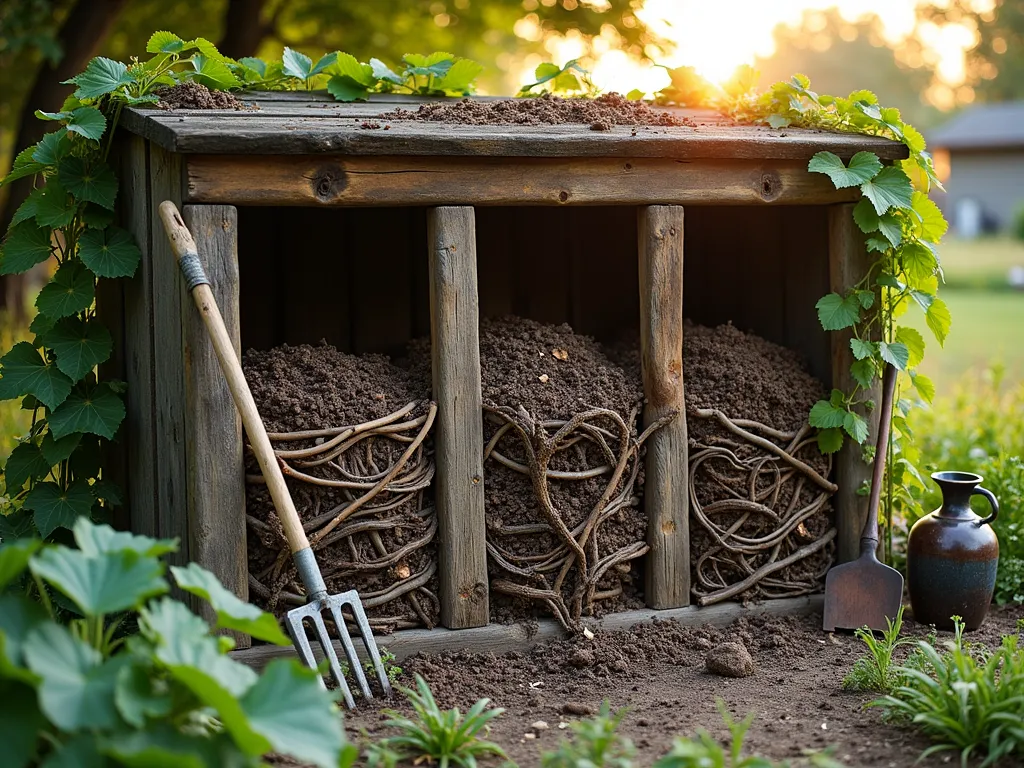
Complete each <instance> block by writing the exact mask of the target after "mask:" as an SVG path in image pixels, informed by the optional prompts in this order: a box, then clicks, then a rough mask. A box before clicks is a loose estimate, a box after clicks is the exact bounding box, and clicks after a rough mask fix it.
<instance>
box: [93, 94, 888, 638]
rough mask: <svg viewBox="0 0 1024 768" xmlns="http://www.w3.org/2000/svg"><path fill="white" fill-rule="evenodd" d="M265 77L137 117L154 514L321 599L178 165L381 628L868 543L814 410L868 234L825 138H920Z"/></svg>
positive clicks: (332, 562) (292, 594)
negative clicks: (195, 251) (617, 113)
mask: <svg viewBox="0 0 1024 768" xmlns="http://www.w3.org/2000/svg"><path fill="white" fill-rule="evenodd" d="M243 100H244V101H245V103H246V105H247V108H246V109H242V110H237V111H235V110H217V111H214V110H181V109H177V110H169V111H160V110H137V109H133V110H128V113H127V115H126V116H125V117H124V118H123V125H124V127H125V128H126V129H127V131H126V133H125V135H124V136H123V137H122V141H121V145H120V154H119V164H120V175H121V183H122V186H121V190H122V191H121V198H120V212H121V216H122V218H123V223H124V225H125V226H126V227H127V228H128V229H130V230H131V231H132V232H133V233H134V235H135V237H136V238H137V239H138V241H139V244H140V246H141V248H142V251H143V260H142V266H141V268H140V270H139V273H138V274H137V275H136V276H135V277H134V278H133V279H131V280H127V281H124V283H123V285H122V286H121V287H120V288H118V289H117V292H116V293H114V292H111V293H108V294H106V295H104V296H101V297H100V302H101V309H102V311H103V313H104V314H105V315H106V316H107V317H108V318H109V319H110V320H111V321H112V325H114V326H115V328H117V330H116V332H115V333H116V334H119V335H120V341H121V342H122V343H121V344H120V345H119V346H118V349H120V350H121V351H122V355H121V356H120V358H119V360H117V361H116V365H117V366H119V367H120V368H121V369H122V370H121V375H122V376H123V378H124V379H125V380H126V381H127V382H128V395H127V398H128V416H127V420H126V426H125V429H124V431H123V433H122V439H121V444H122V445H123V447H124V470H123V474H124V480H123V482H124V484H125V485H126V486H127V518H126V519H127V524H128V525H130V527H131V529H132V530H134V531H136V532H138V533H144V534H150V535H159V536H165V537H166V536H178V537H180V539H181V542H182V547H181V552H180V554H179V557H181V558H182V559H185V558H187V559H189V560H194V561H196V562H198V563H199V564H200V565H202V566H204V567H206V568H208V569H210V570H211V571H213V572H214V573H216V574H217V576H219V577H220V579H221V580H222V581H223V582H224V584H225V585H227V586H228V587H229V588H230V589H231V590H233V591H234V592H235V593H236V594H238V595H239V596H240V597H242V598H245V599H249V600H252V601H254V602H256V603H258V604H259V605H261V606H263V607H265V608H267V609H269V610H274V611H277V612H279V613H280V612H282V611H285V610H287V609H288V608H290V607H291V606H292V605H294V604H296V603H301V602H302V600H303V595H302V593H301V589H300V588H299V587H298V586H297V584H298V582H297V580H296V578H295V574H294V573H293V572H292V571H291V570H290V569H291V563H290V559H289V558H288V557H287V554H286V549H285V546H284V540H283V537H282V536H281V531H280V527H279V525H278V524H277V521H276V518H275V517H274V515H273V512H272V508H271V506H270V502H269V498H268V496H267V494H266V491H265V486H264V485H263V484H262V477H261V476H260V474H259V469H258V467H257V466H256V465H255V462H253V461H252V459H251V457H250V456H249V455H248V453H247V450H246V447H245V439H244V436H243V434H242V430H241V426H240V422H239V419H238V416H237V414H236V412H235V408H234V406H233V404H232V401H231V398H230V395H229V393H228V390H227V388H226V386H225V384H224V382H223V379H222V376H221V372H220V368H219V366H218V364H217V361H216V358H215V356H214V354H213V350H212V348H211V346H210V345H209V342H208V340H207V338H206V335H205V331H204V329H203V325H202V322H201V320H200V318H199V316H198V314H197V313H196V312H195V311H194V307H192V306H191V302H190V301H189V298H188V296H187V295H186V291H185V288H184V284H183V281H182V280H181V278H180V276H179V274H178V272H177V265H176V263H175V260H174V258H173V256H172V254H171V251H170V248H169V246H168V243H167V241H166V239H165V237H164V233H163V230H162V228H161V226H160V224H159V219H158V218H157V215H156V210H157V206H158V205H159V204H160V203H161V202H162V201H164V200H171V201H173V202H174V203H175V204H177V205H178V206H179V207H180V208H181V209H182V211H183V215H184V218H185V221H186V223H187V224H188V225H189V227H190V229H191V230H192V232H193V234H194V236H195V239H196V242H197V243H198V246H199V253H200V256H201V258H202V259H203V261H204V263H205V266H206V269H207V272H208V274H209V275H210V278H211V281H212V283H213V289H214V292H215V294H216V296H217V298H218V301H219V302H220V306H221V309H222V311H223V313H224V315H225V318H226V320H227V324H228V327H229V330H230V332H231V333H232V334H233V336H234V339H235V341H236V343H237V345H238V350H239V354H240V355H242V358H243V364H244V366H245V369H246V373H247V377H248V378H249V381H250V385H251V386H252V388H253V390H254V394H255V396H256V399H257V403H258V405H259V407H260V410H261V414H262V416H263V419H264V421H265V422H266V423H267V425H268V429H269V430H270V432H271V433H272V434H271V439H272V441H273V443H274V447H275V449H276V450H277V451H278V454H279V457H280V461H281V462H282V466H283V468H284V469H285V472H286V475H287V476H288V479H289V485H290V487H291V489H292V493H293V495H294V497H295V499H296V503H297V506H298V508H299V510H300V513H301V514H302V517H303V521H304V524H305V527H306V529H307V533H308V534H309V536H310V539H311V540H312V542H313V545H314V549H315V551H316V553H317V556H318V559H319V560H320V562H321V567H322V569H323V571H324V574H325V577H326V579H327V581H328V585H329V587H330V588H331V589H332V591H335V592H337V591H341V590H342V589H345V588H350V587H355V588H357V589H359V591H360V593H361V595H362V597H363V601H364V603H365V604H366V605H367V608H368V611H369V613H370V616H371V619H372V620H373V622H374V625H375V627H376V628H377V629H378V630H380V631H383V632H389V631H396V632H398V633H399V634H398V635H397V637H399V638H401V636H402V635H401V633H402V632H403V631H406V630H411V631H410V632H406V635H407V636H408V635H415V636H416V637H417V638H420V639H422V638H423V637H424V636H426V635H427V634H428V630H429V631H432V632H434V633H435V634H437V635H438V636H442V637H445V638H446V639H445V641H444V642H445V643H455V642H461V641H460V640H458V639H457V638H459V637H460V636H461V637H468V636H473V637H479V638H481V640H480V642H481V643H485V641H486V638H487V637H488V635H487V633H486V631H483V630H474V631H473V632H470V633H462V632H448V631H445V630H446V629H447V630H466V629H469V628H478V627H487V626H490V627H491V629H490V630H489V631H491V632H492V633H496V632H500V631H504V630H501V629H500V627H501V626H508V625H510V624H512V623H513V622H516V621H519V620H523V619H528V620H532V619H535V618H547V619H551V618H553V619H556V620H557V623H558V625H561V626H563V627H569V628H573V627H578V626H579V622H580V620H581V617H585V616H600V615H609V616H612V615H616V614H617V612H622V613H621V615H622V616H624V617H626V618H630V619H631V618H634V617H636V616H639V615H641V614H643V615H650V611H649V610H646V613H645V612H644V610H642V609H643V606H644V605H645V604H646V607H647V609H656V610H666V609H667V610H668V613H666V614H664V615H678V614H679V611H675V610H672V609H680V608H684V607H685V606H689V605H690V604H691V603H695V604H699V605H711V604H715V603H723V604H726V602H723V601H736V600H741V601H749V600H751V599H758V600H765V601H770V600H772V599H775V600H777V601H778V602H779V603H785V604H787V605H790V604H792V603H793V600H792V598H799V599H800V600H804V601H806V598H804V597H800V596H804V595H808V594H812V593H814V592H817V591H820V590H821V585H822V583H823V578H824V574H825V571H826V570H827V569H828V567H829V566H830V564H831V563H832V562H833V561H834V560H835V559H836V558H838V559H840V560H846V559H850V558H851V557H852V556H854V555H855V554H856V552H857V541H858V536H859V530H860V527H861V522H862V520H863V517H862V515H863V514H864V513H865V504H864V499H863V497H861V496H859V495H858V493H857V491H858V489H859V487H860V485H861V484H862V482H863V480H864V478H865V475H866V467H865V465H864V464H863V463H862V460H861V459H860V456H859V450H858V449H854V448H848V449H844V451H843V452H841V453H840V454H838V456H837V457H836V458H835V459H834V460H832V459H830V458H828V457H824V456H822V455H821V454H820V453H819V452H818V450H817V447H816V445H815V441H814V434H813V432H812V430H811V429H810V428H809V427H807V426H806V413H807V409H808V408H809V406H810V404H811V403H813V402H814V401H815V400H816V399H818V398H820V397H822V396H823V393H825V392H827V388H829V387H831V386H833V385H834V386H838V387H844V386H846V385H847V384H848V383H849V381H848V376H849V373H848V371H849V363H850V358H849V354H850V353H849V344H848V337H845V336H843V335H842V334H826V333H825V332H824V331H822V330H821V328H820V326H819V324H818V321H817V317H816V312H815V308H814V305H815V302H816V301H817V299H818V298H819V297H821V296H822V295H824V294H826V293H828V292H829V291H830V290H842V289H843V288H844V287H847V286H849V285H852V284H853V283H855V282H856V281H857V280H858V279H860V277H861V276H862V275H863V274H864V271H865V269H866V265H867V264H868V257H867V255H866V253H865V250H864V247H863V244H862V241H861V239H860V237H859V236H858V235H857V231H856V227H855V224H854V222H853V220H852V216H851V206H852V202H853V201H854V200H855V199H856V195H857V190H856V189H853V190H836V189H834V188H833V186H832V184H831V182H830V181H829V179H828V178H827V177H825V176H823V175H820V174H811V173H809V172H808V171H807V163H808V160H809V159H810V158H811V156H812V155H814V154H815V153H816V152H818V151H822V150H828V151H831V152H834V153H836V154H838V155H839V156H840V157H842V158H844V159H849V158H850V157H851V156H852V155H853V154H855V153H856V152H858V151H860V150H869V151H872V152H875V153H876V154H878V156H879V157H881V158H882V159H883V160H884V161H894V160H898V159H900V158H902V157H904V156H905V148H904V147H903V146H902V145H899V144H896V143H893V142H890V141H887V140H883V139H877V138H872V137H865V136H853V135H839V134H833V133H828V132H821V131H808V130H797V129H791V128H789V129H784V130H771V129H768V128H766V127H759V126H747V125H735V124H731V123H730V122H729V121H726V120H724V119H722V118H719V117H716V116H714V115H710V114H698V113H687V112H684V111H681V110H669V111H668V112H661V111H660V110H649V109H647V108H646V107H644V108H642V109H641V108H638V107H635V106H631V107H628V109H629V110H632V112H631V113H630V114H633V115H634V116H635V117H633V118H630V117H629V115H628V114H627V116H626V117H625V118H624V119H622V120H619V121H612V122H605V121H603V120H602V121H597V122H593V123H591V124H588V123H586V122H578V119H579V118H571V116H570V118H571V119H575V120H577V121H576V122H559V121H558V119H557V116H556V118H555V119H553V120H552V121H551V122H542V121H541V119H538V118H537V117H536V113H537V110H535V109H532V108H531V110H522V109H518V108H516V106H515V103H514V102H512V103H510V102H500V101H487V100H474V101H470V102H454V101H453V100H452V101H449V102H446V103H445V105H444V109H436V108H435V109H430V108H428V109H425V110H422V111H418V107H420V106H421V105H423V104H424V102H423V101H422V100H418V101H417V100H413V99H412V98H411V97H410V98H408V99H405V100H403V99H401V98H399V97H376V100H374V101H371V102H369V103H360V104H337V103H334V102H331V101H327V100H318V99H317V98H316V97H315V96H314V95H311V94H291V93H282V94H257V95H253V96H251V97H249V96H243ZM553 101H554V100H553ZM623 109H626V107H623ZM527 113H528V114H529V115H533V116H532V117H527V118H522V115H523V114H527ZM542 119H544V120H547V119H551V118H542ZM513 120H518V121H519V122H520V123H525V124H515V123H514V122H510V121H513ZM684 318H685V320H684ZM118 319H119V322H117V320H118ZM243 353H244V354H243ZM727 604H729V605H735V603H727ZM769 604H770V603H769ZM686 610H688V611H695V612H698V615H700V612H701V611H710V612H715V611H719V612H721V611H722V610H726V611H734V612H735V610H739V609H738V608H736V609H733V608H728V609H722V608H721V607H719V608H697V607H693V608H689V609H686ZM705 615H707V614H705ZM551 624H552V626H557V625H555V624H554V622H552V623H551ZM435 626H436V627H440V628H442V629H435V630H430V628H432V627H435ZM474 633H475V634H474ZM453 638H456V639H453ZM242 642H243V643H244V638H243V640H242Z"/></svg>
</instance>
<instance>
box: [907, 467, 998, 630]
mask: <svg viewBox="0 0 1024 768" xmlns="http://www.w3.org/2000/svg"><path fill="white" fill-rule="evenodd" d="M982 479H983V478H982V477H981V476H980V475H975V474H971V473H970V472H936V473H935V474H933V475H932V480H934V481H935V482H936V484H937V485H938V486H939V489H940V490H941V491H942V506H941V507H939V508H938V509H937V510H935V511H934V512H932V513H931V514H929V515H925V516H924V517H922V518H921V519H920V520H918V521H917V522H916V523H914V527H913V528H911V529H910V537H909V539H908V540H907V591H908V592H909V593H910V605H911V608H912V609H913V611H914V619H916V620H917V621H918V622H919V623H921V624H934V625H935V626H936V627H937V628H938V629H952V628H953V621H952V619H951V618H950V617H951V616H960V617H961V618H963V621H964V625H965V627H966V628H967V629H977V628H978V627H979V626H981V623H982V622H983V621H984V620H985V616H986V615H987V614H988V607H989V604H990V603H991V602H992V592H993V591H994V590H995V585H996V566H997V565H998V563H999V539H997V538H996V534H995V531H993V530H992V528H991V526H990V523H992V521H994V520H995V519H996V516H997V515H998V514H999V503H998V502H997V501H996V497H995V496H993V495H992V492H991V491H989V490H987V489H985V488H982V487H981V481H982ZM975 495H980V496H984V497H985V498H986V499H988V503H989V504H990V505H991V507H992V514H990V515H989V516H988V517H978V516H977V515H976V514H974V512H973V510H971V496H975Z"/></svg>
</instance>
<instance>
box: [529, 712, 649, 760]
mask: <svg viewBox="0 0 1024 768" xmlns="http://www.w3.org/2000/svg"><path fill="white" fill-rule="evenodd" d="M625 714H626V710H625V709H620V710H618V711H616V712H612V711H611V705H610V704H609V703H608V702H607V701H605V702H603V703H602V704H601V710H600V711H599V712H598V714H597V715H595V716H594V717H588V718H586V719H584V720H579V721H577V722H575V723H572V724H571V725H570V728H571V729H572V734H573V737H572V739H571V740H565V739H563V740H562V743H561V744H560V745H559V747H558V749H557V750H556V751H554V752H546V753H544V755H542V756H541V765H542V766H543V767H544V768H630V766H632V765H633V757H634V756H635V755H636V748H635V747H634V746H633V742H632V741H630V740H629V739H627V738H626V737H625V736H622V735H620V734H619V733H618V729H619V725H620V724H621V723H622V718H623V717H625Z"/></svg>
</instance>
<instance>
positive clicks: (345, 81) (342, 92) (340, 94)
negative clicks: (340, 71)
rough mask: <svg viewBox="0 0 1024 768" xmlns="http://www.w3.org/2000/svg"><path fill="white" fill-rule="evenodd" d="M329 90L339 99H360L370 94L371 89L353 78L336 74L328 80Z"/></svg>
mask: <svg viewBox="0 0 1024 768" xmlns="http://www.w3.org/2000/svg"><path fill="white" fill-rule="evenodd" d="M327 92H328V93H329V94H331V96H333V97H334V98H336V99H337V100H338V101H346V102H348V101H360V100H365V99H366V97H367V96H369V94H370V91H369V90H368V89H367V88H366V86H364V85H360V84H359V83H357V82H355V81H354V80H353V79H352V78H350V77H347V76H343V75H334V76H332V77H331V79H330V80H328V81H327Z"/></svg>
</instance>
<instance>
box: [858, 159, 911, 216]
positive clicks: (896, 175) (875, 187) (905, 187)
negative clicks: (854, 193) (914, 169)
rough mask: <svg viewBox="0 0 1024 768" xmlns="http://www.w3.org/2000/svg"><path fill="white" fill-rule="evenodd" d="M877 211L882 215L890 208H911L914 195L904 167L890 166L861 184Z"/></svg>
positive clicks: (865, 194)
mask: <svg viewBox="0 0 1024 768" xmlns="http://www.w3.org/2000/svg"><path fill="white" fill-rule="evenodd" d="M860 191H861V192H863V193H864V196H865V197H867V198H868V199H869V200H870V201H871V204H872V205H873V206H874V207H875V212H876V213H877V214H878V215H879V216H881V215H882V214H883V213H885V212H886V211H888V210H889V209H890V208H893V207H896V208H909V207H910V202H911V199H912V198H913V195H914V188H913V186H912V185H911V183H910V177H909V176H907V174H905V173H904V172H903V170H902V169H900V168H897V167H895V166H888V167H886V168H883V169H882V170H880V171H879V172H878V175H876V176H875V177H874V178H872V179H870V180H869V181H865V182H864V183H863V184H861V185H860Z"/></svg>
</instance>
